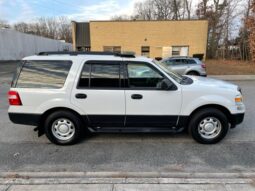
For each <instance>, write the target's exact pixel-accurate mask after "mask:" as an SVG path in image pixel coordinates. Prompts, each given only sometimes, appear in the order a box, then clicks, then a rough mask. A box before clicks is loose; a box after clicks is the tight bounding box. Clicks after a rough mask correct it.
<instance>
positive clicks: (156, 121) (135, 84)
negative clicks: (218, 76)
mask: <svg viewBox="0 0 255 191" xmlns="http://www.w3.org/2000/svg"><path fill="white" fill-rule="evenodd" d="M125 68H126V76H127V87H126V90H125V96H126V120H125V126H126V127H172V126H175V125H176V123H177V119H178V115H179V112H180V109H181V100H182V96H181V89H180V88H178V87H176V86H175V85H174V86H175V87H176V88H175V90H160V89H158V85H159V83H160V82H162V80H169V79H168V78H167V77H166V76H165V75H164V74H163V73H162V72H160V71H159V70H158V68H157V67H155V66H153V65H152V64H150V63H146V62H134V61H125ZM169 82H170V83H172V82H171V81H170V80H169Z"/></svg>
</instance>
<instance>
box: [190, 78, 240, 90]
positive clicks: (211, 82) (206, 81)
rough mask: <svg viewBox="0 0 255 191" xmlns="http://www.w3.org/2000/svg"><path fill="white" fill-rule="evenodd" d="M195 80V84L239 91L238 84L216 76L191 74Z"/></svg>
mask: <svg viewBox="0 0 255 191" xmlns="http://www.w3.org/2000/svg"><path fill="white" fill-rule="evenodd" d="M189 78H191V79H192V80H193V82H194V84H195V85H200V86H207V87H212V88H214V87H215V88H221V89H225V90H226V89H229V90H234V91H237V89H238V86H237V85H235V84H232V83H229V82H226V81H223V80H217V79H214V78H208V77H199V76H189Z"/></svg>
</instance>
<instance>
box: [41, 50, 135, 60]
mask: <svg viewBox="0 0 255 191" xmlns="http://www.w3.org/2000/svg"><path fill="white" fill-rule="evenodd" d="M49 55H70V56H78V55H103V56H119V57H128V58H135V54H134V53H133V52H123V53H114V52H84V51H61V52H60V51H51V52H39V53H38V56H49Z"/></svg>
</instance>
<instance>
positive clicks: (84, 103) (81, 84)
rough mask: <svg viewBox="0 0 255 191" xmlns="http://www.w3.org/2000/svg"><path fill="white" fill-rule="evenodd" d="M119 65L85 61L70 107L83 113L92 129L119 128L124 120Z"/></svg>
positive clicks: (108, 62)
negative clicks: (76, 108) (72, 106)
mask: <svg viewBox="0 0 255 191" xmlns="http://www.w3.org/2000/svg"><path fill="white" fill-rule="evenodd" d="M122 80H123V70H122V65H121V63H120V62H119V61H87V62H86V63H84V65H83V67H82V71H81V75H80V76H79V79H78V80H77V86H76V87H74V89H73V91H72V96H71V100H72V103H73V104H74V105H75V106H77V107H79V108H81V109H82V110H83V111H84V117H87V118H88V123H89V125H90V126H92V127H122V126H124V118H125V94H124V90H123V88H122V87H121V86H122V84H121V83H122Z"/></svg>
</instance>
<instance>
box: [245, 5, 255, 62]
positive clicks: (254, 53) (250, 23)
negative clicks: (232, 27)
mask: <svg viewBox="0 0 255 191" xmlns="http://www.w3.org/2000/svg"><path fill="white" fill-rule="evenodd" d="M249 8H250V12H249V14H248V17H247V20H246V26H247V29H248V42H249V48H250V54H251V59H252V61H253V62H254V63H255V0H252V1H249Z"/></svg>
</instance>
